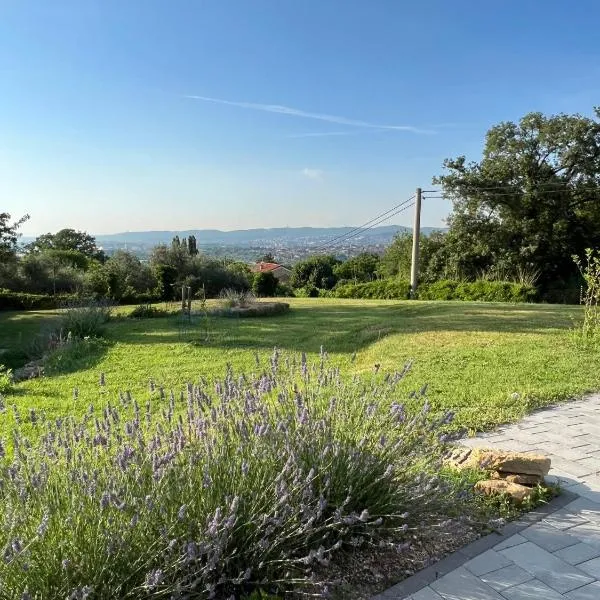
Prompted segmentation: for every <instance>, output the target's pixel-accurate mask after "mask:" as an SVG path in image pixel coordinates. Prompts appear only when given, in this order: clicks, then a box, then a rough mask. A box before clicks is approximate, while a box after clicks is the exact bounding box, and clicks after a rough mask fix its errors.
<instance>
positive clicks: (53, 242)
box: [28, 228, 106, 261]
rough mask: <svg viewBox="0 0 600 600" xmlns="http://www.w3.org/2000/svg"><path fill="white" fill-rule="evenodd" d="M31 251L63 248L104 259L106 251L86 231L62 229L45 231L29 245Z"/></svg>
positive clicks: (100, 259) (96, 258) (89, 256)
mask: <svg viewBox="0 0 600 600" xmlns="http://www.w3.org/2000/svg"><path fill="white" fill-rule="evenodd" d="M28 249H29V251H30V252H42V251H47V250H62V251H70V252H77V253H79V254H83V255H84V256H86V257H87V258H91V259H95V260H99V261H103V260H104V259H105V258H106V257H105V255H104V252H103V251H102V250H101V249H100V248H98V246H97V245H96V239H95V238H94V237H93V236H91V235H90V234H89V233H86V232H85V231H76V230H75V229H68V228H67V229H61V230H60V231H58V232H57V233H45V234H43V235H40V236H38V237H37V238H36V239H35V240H34V241H33V242H31V244H29V245H28Z"/></svg>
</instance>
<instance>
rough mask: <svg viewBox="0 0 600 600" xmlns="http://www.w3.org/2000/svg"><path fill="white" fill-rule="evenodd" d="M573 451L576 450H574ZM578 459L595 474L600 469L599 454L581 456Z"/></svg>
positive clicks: (586, 479)
mask: <svg viewBox="0 0 600 600" xmlns="http://www.w3.org/2000/svg"><path fill="white" fill-rule="evenodd" d="M572 452H575V451H574V450H573V451H572ZM567 458H569V457H567ZM576 460H577V462H578V463H579V464H580V465H581V466H582V467H585V468H588V469H589V470H590V472H591V473H593V474H594V475H596V474H597V473H598V472H599V471H600V459H598V457H597V456H588V457H581V458H578V459H576ZM585 481H586V482H587V481H588V477H586V478H585Z"/></svg>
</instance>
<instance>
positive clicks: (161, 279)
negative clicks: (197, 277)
mask: <svg viewBox="0 0 600 600" xmlns="http://www.w3.org/2000/svg"><path fill="white" fill-rule="evenodd" d="M154 274H155V276H156V279H157V281H158V286H157V291H158V293H159V295H160V298H161V300H173V298H174V296H175V290H174V285H175V282H176V281H177V269H175V267H172V266H171V265H165V264H157V265H156V266H155V267H154Z"/></svg>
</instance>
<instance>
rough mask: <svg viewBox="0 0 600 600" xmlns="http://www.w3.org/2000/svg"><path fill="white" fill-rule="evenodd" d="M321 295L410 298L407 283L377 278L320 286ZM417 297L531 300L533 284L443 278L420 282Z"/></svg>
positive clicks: (533, 289)
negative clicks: (325, 286) (327, 288)
mask: <svg viewBox="0 0 600 600" xmlns="http://www.w3.org/2000/svg"><path fill="white" fill-rule="evenodd" d="M319 295H320V296H322V297H329V298H359V299H361V298H372V299H378V300H406V299H407V298H410V284H409V283H408V282H407V281H401V280H397V279H380V280H378V281H371V282H369V283H356V284H354V283H345V284H342V285H338V286H336V287H335V288H334V289H333V290H330V291H326V290H321V291H320V294H319ZM417 297H418V299H419V300H471V301H482V302H534V301H535V300H536V299H537V291H536V289H535V288H534V287H531V286H527V285H521V284H518V283H511V282H510V281H473V282H463V281H452V280H443V281H436V282H435V283H422V284H420V285H419V289H418V293H417Z"/></svg>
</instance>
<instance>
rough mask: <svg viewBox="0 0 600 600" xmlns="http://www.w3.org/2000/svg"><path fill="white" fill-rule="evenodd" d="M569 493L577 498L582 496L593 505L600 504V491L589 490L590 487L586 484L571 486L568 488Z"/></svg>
mask: <svg viewBox="0 0 600 600" xmlns="http://www.w3.org/2000/svg"><path fill="white" fill-rule="evenodd" d="M569 491H570V492H573V493H574V494H577V495H578V496H583V497H584V498H587V499H588V500H591V501H592V502H595V503H597V504H598V503H600V490H594V489H590V486H589V485H588V484H587V483H578V484H577V485H573V486H571V487H570V488H569Z"/></svg>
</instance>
